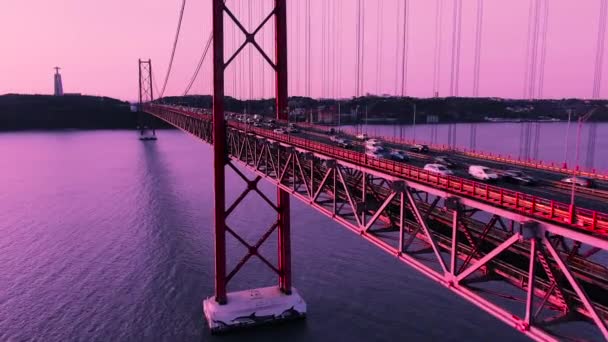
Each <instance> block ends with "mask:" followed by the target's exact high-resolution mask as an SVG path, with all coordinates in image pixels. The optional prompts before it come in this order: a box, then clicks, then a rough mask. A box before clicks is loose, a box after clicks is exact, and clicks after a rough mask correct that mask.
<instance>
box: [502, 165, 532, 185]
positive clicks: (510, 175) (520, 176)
mask: <svg viewBox="0 0 608 342" xmlns="http://www.w3.org/2000/svg"><path fill="white" fill-rule="evenodd" d="M501 175H502V176H503V177H504V178H505V179H506V180H507V181H508V182H513V183H519V184H522V185H533V184H536V179H534V178H533V177H532V176H530V175H528V174H526V173H525V172H523V171H521V170H515V169H510V170H505V171H502V172H501Z"/></svg>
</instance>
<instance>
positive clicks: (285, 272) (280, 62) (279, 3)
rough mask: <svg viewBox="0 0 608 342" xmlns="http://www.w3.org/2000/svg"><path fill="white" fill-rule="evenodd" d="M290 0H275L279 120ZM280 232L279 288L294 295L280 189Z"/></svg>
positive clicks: (283, 116)
mask: <svg viewBox="0 0 608 342" xmlns="http://www.w3.org/2000/svg"><path fill="white" fill-rule="evenodd" d="M286 5H287V4H286V0H275V16H274V18H275V39H276V49H275V51H276V111H277V119H279V120H288V117H289V107H288V103H287V101H288V100H287V8H286ZM277 204H278V208H279V214H278V222H279V226H278V230H279V272H280V273H279V287H280V289H281V291H283V293H286V294H289V293H291V241H290V240H291V233H290V222H289V216H290V208H289V194H288V193H287V192H286V191H285V190H282V189H281V188H278V187H277Z"/></svg>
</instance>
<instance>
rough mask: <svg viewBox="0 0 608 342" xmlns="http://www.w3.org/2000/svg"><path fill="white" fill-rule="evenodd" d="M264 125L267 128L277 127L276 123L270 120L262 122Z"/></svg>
mask: <svg viewBox="0 0 608 342" xmlns="http://www.w3.org/2000/svg"><path fill="white" fill-rule="evenodd" d="M264 126H266V127H268V128H275V127H277V125H275V124H273V123H272V122H267V123H265V124H264Z"/></svg>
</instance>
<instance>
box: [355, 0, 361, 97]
mask: <svg viewBox="0 0 608 342" xmlns="http://www.w3.org/2000/svg"><path fill="white" fill-rule="evenodd" d="M356 16H357V18H356V20H355V23H356V32H357V44H356V50H357V51H356V55H357V56H356V57H357V59H356V62H355V96H357V97H359V95H360V93H359V89H360V86H359V84H360V82H361V74H360V71H361V66H360V64H361V0H358V1H357V15H356Z"/></svg>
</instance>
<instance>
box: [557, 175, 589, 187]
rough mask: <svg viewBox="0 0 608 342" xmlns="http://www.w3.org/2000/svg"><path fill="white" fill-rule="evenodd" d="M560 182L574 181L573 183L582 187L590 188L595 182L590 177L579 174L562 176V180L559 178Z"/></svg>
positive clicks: (569, 182)
mask: <svg viewBox="0 0 608 342" xmlns="http://www.w3.org/2000/svg"><path fill="white" fill-rule="evenodd" d="M560 182H562V183H568V184H572V183H574V184H575V185H578V186H582V187H584V188H592V187H593V186H595V183H594V182H593V180H592V179H589V178H585V177H580V176H570V177H566V178H563V179H562V180H560Z"/></svg>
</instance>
